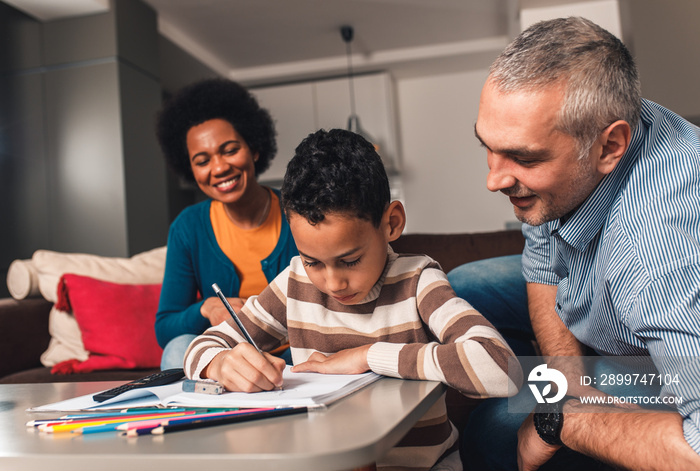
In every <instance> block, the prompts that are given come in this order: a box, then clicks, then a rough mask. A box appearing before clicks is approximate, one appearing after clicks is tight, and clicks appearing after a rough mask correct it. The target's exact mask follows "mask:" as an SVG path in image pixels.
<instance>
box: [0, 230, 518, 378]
mask: <svg viewBox="0 0 700 471" xmlns="http://www.w3.org/2000/svg"><path fill="white" fill-rule="evenodd" d="M392 246H393V248H394V250H395V251H397V252H400V253H425V254H428V255H430V256H431V257H433V258H434V259H435V260H437V261H438V262H439V263H440V265H441V266H442V268H443V270H445V272H449V271H450V270H452V269H453V268H455V267H457V266H459V265H461V264H463V263H467V262H471V261H474V260H481V259H484V258H491V257H498V256H501V255H513V254H518V253H521V252H522V249H523V246H524V239H523V236H522V234H521V233H520V231H518V230H511V231H499V232H484V233H464V234H404V235H402V236H401V237H400V238H399V239H398V240H397V241H395V242H394V243H392ZM50 310H51V303H49V302H48V301H45V300H44V299H43V298H42V299H23V300H20V301H18V300H14V299H0V358H2V361H0V383H44V382H73V381H126V380H132V379H137V378H140V377H142V376H145V375H147V374H149V373H151V372H153V371H154V370H113V371H94V372H92V373H82V374H69V375H56V374H51V370H50V368H46V367H43V366H42V365H41V363H40V361H39V358H40V356H41V354H42V352H44V350H46V348H47V346H48V344H49V331H48V319H49V311H50Z"/></svg>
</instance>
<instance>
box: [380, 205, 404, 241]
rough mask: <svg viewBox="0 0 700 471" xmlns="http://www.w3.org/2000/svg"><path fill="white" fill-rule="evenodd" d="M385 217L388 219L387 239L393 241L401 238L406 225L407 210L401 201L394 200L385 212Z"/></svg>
mask: <svg viewBox="0 0 700 471" xmlns="http://www.w3.org/2000/svg"><path fill="white" fill-rule="evenodd" d="M384 219H385V220H386V221H387V225H386V226H385V227H386V230H387V239H388V241H389V242H393V241H395V240H396V239H398V238H399V236H400V235H401V233H402V232H403V228H404V227H406V210H404V207H403V204H401V201H392V202H391V203H390V204H389V207H388V208H387V209H386V211H385V212H384Z"/></svg>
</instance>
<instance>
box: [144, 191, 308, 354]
mask: <svg viewBox="0 0 700 471" xmlns="http://www.w3.org/2000/svg"><path fill="white" fill-rule="evenodd" d="M275 193H277V195H278V196H279V192H277V191H275ZM210 207H211V200H207V201H203V202H201V203H198V204H195V205H193V206H189V207H187V208H185V209H184V210H183V211H182V212H181V213H180V214H179V215H178V217H177V218H175V221H173V223H172V225H171V226H170V231H169V233H168V252H167V255H166V260H165V275H164V277H163V287H162V289H161V293H160V303H159V304H158V313H157V314H156V324H155V329H156V338H157V339H158V344H159V345H160V346H161V347H163V348H164V347H165V345H166V344H167V343H168V342H169V341H171V340H172V339H174V338H175V337H177V336H179V335H182V334H195V335H199V334H201V333H202V332H204V330H206V329H207V328H209V327H210V326H211V324H210V323H209V319H207V318H206V317H203V316H202V315H201V314H200V312H199V310H200V308H201V306H202V303H203V302H204V301H203V300H204V299H207V298H209V297H211V296H216V294H215V293H214V290H213V289H212V287H211V285H212V284H213V283H216V284H218V285H219V288H221V291H222V292H223V293H224V295H225V296H226V297H238V292H239V289H240V284H241V283H240V279H239V278H238V274H236V269H235V267H234V265H233V263H232V262H231V260H230V259H229V258H228V257H227V256H226V255H225V254H224V252H223V251H222V250H221V248H220V247H219V244H218V243H217V242H216V237H215V236H214V229H213V227H212V225H211V218H210V216H209V208H210ZM298 254H299V252H298V251H297V247H296V244H295V243H294V239H293V238H292V233H291V231H290V230H289V223H288V222H287V219H286V218H285V217H284V212H282V228H281V231H280V238H279V240H278V241H277V245H276V246H275V249H274V250H273V251H272V253H271V254H270V256H268V257H267V258H266V259H264V260H261V261H260V264H261V265H262V270H263V273H265V277H266V278H267V281H268V282H270V281H272V280H273V279H274V278H275V277H276V276H277V275H278V274H279V273H280V272H281V271H283V270H284V269H285V268H286V267H287V265H289V261H290V260H291V258H292V257H294V256H295V255H298ZM199 293H201V296H202V297H201V298H199Z"/></svg>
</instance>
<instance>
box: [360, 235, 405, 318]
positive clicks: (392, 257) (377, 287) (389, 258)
mask: <svg viewBox="0 0 700 471" xmlns="http://www.w3.org/2000/svg"><path fill="white" fill-rule="evenodd" d="M397 258H399V255H398V254H397V253H396V252H394V250H393V249H392V248H391V246H390V245H389V244H387V254H386V264H385V265H384V271H383V272H382V276H380V277H379V279H378V280H377V282H376V283H375V284H374V286H372V289H371V290H369V293H367V296H365V298H364V299H363V300H362V301H360V302H359V303H358V304H365V303H369V302H372V301H374V300H375V299H377V298H378V297H379V293H381V291H382V287H383V286H384V281H386V275H387V273H389V270H390V269H391V266H392V265H393V264H394V262H395V261H396V259H397Z"/></svg>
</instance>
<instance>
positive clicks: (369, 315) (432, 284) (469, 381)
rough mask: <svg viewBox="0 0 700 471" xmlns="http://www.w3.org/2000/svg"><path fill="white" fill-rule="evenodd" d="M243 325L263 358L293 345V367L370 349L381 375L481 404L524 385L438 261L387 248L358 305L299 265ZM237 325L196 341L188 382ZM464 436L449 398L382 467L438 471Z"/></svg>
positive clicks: (255, 300)
mask: <svg viewBox="0 0 700 471" xmlns="http://www.w3.org/2000/svg"><path fill="white" fill-rule="evenodd" d="M240 317H241V321H242V322H243V324H244V325H245V327H246V329H247V330H248V332H249V333H250V334H251V336H252V337H253V338H254V340H255V342H256V343H257V344H258V346H259V347H260V348H261V349H263V350H265V351H269V350H272V349H274V348H276V347H278V346H279V345H281V344H283V343H284V342H285V341H286V340H287V339H288V340H289V344H290V348H291V354H292V360H293V362H294V364H299V363H301V362H303V361H305V360H306V359H307V358H308V357H309V356H310V355H311V354H312V353H313V352H315V351H318V352H321V353H324V354H330V353H335V352H338V351H340V350H344V349H347V348H353V347H358V346H362V345H367V344H372V347H371V348H370V349H369V353H368V358H367V360H368V363H369V366H370V368H371V369H372V371H374V372H375V373H378V374H382V375H385V376H392V377H396V378H405V379H419V380H433V381H441V382H443V383H445V384H447V385H449V386H451V387H453V388H455V389H457V390H459V391H461V392H462V393H463V394H464V395H466V396H470V397H480V398H485V397H504V396H508V395H512V394H514V393H515V392H516V391H517V388H518V386H519V384H514V383H513V382H511V381H510V380H509V377H508V374H507V367H508V358H509V357H511V356H513V352H512V351H511V349H510V348H509V347H508V345H507V344H506V342H505V341H504V340H503V338H502V337H501V336H500V335H499V334H498V332H496V330H495V329H494V327H493V326H492V325H491V324H490V323H489V322H488V321H487V320H486V319H485V318H484V317H483V316H482V315H481V314H479V313H478V312H477V311H476V310H474V308H472V307H471V306H470V305H469V303H467V302H466V301H464V300H463V299H461V298H458V297H457V296H456V295H455V293H454V291H453V290H452V288H451V286H450V285H449V282H448V281H447V277H446V275H445V274H444V272H443V271H442V269H441V268H440V266H439V265H438V263H437V262H435V261H434V260H432V259H431V258H430V257H427V256H425V255H397V254H396V253H394V252H393V251H392V250H391V248H389V253H388V256H387V264H386V267H385V269H384V272H383V274H382V276H381V277H380V279H379V281H377V283H376V284H375V286H374V287H373V288H372V290H371V291H370V293H369V294H368V296H367V297H366V298H365V299H364V300H363V301H362V302H360V303H358V304H356V305H352V306H346V305H343V304H340V303H338V302H337V301H336V300H334V299H333V298H331V297H329V296H327V295H325V294H324V293H322V292H321V291H319V290H318V289H317V288H316V287H315V286H314V285H313V284H312V283H311V281H310V280H309V278H308V277H307V276H306V272H305V271H304V266H303V263H302V261H301V259H300V258H299V257H295V258H293V259H292V261H291V264H290V266H289V267H288V268H287V269H286V270H285V271H284V272H282V273H280V274H279V275H278V276H277V277H276V278H275V279H274V280H273V281H272V283H270V285H269V286H268V287H267V288H265V290H264V291H263V292H262V293H260V295H259V296H254V297H251V298H249V299H248V301H247V302H246V304H245V306H244V307H243V309H242V310H241V313H240ZM233 324H234V323H233V321H231V322H230V323H228V322H225V323H222V324H220V325H218V326H216V327H211V328H209V329H207V331H205V332H204V333H203V334H202V335H200V336H199V337H197V338H196V339H195V340H194V341H193V342H192V344H191V345H190V347H189V350H188V351H187V354H186V355H185V372H186V373H187V376H188V377H189V378H199V375H200V372H201V371H202V369H203V368H204V367H205V366H206V365H207V364H209V362H210V361H211V360H212V359H213V358H214V357H215V356H216V355H217V354H218V353H220V352H221V351H223V350H225V349H229V348H231V347H233V346H235V345H236V344H237V343H238V342H241V341H244V339H243V337H242V336H241V335H240V333H239V332H238V331H237V330H236V328H235V326H234V325H233ZM457 438H458V434H457V432H456V430H455V428H454V427H453V426H452V424H451V423H450V422H449V420H448V419H447V415H446V409H445V402H444V397H443V399H442V400H441V401H438V403H437V404H436V405H435V406H433V407H432V408H431V409H430V410H429V411H428V413H427V414H426V415H425V416H424V417H423V418H422V419H421V420H420V421H419V422H418V423H417V424H416V425H415V427H414V428H413V429H412V430H411V431H410V432H409V433H408V435H407V436H406V437H404V439H403V440H402V441H401V442H400V443H399V444H398V445H397V447H395V448H394V449H393V450H392V452H390V453H389V454H388V455H387V456H386V457H385V458H386V462H384V461H382V462H381V463H377V465H378V466H380V467H381V468H382V469H430V467H431V466H433V465H434V464H435V463H436V462H437V461H438V460H439V459H440V458H441V457H442V456H443V455H445V456H447V455H448V454H451V453H453V452H456V450H457V447H458V439H457ZM455 456H456V455H453V456H452V458H455ZM455 469H461V468H459V467H458V468H455Z"/></svg>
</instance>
